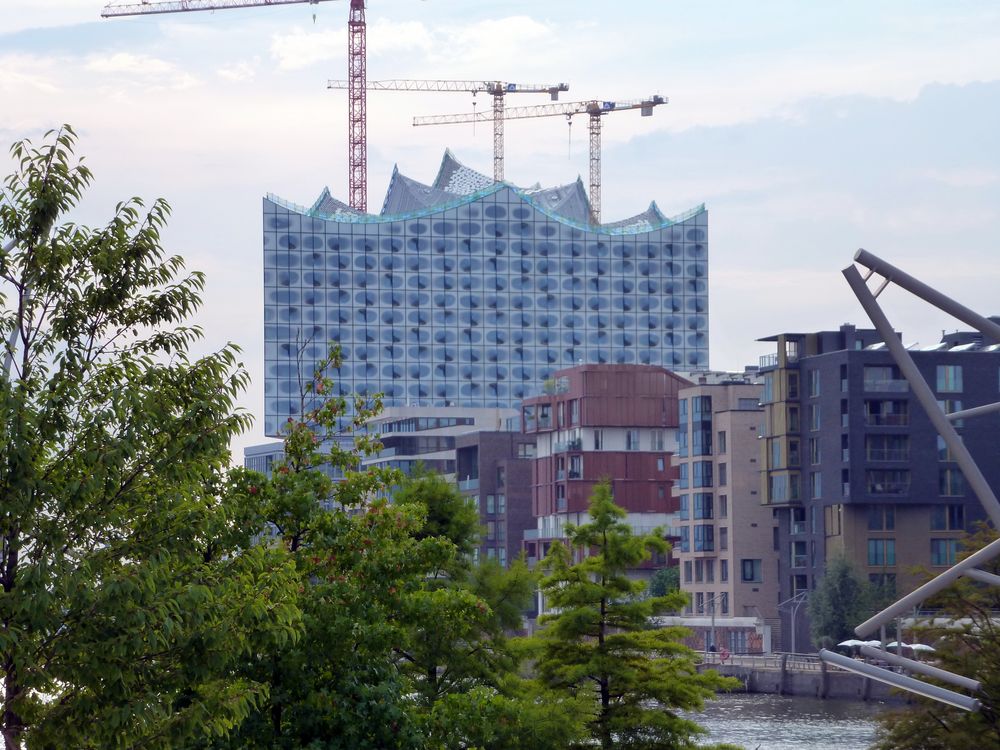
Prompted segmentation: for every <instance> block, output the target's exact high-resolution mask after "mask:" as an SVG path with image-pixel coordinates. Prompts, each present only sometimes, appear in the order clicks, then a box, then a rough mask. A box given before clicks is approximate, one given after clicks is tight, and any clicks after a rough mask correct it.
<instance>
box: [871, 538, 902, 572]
mask: <svg viewBox="0 0 1000 750" xmlns="http://www.w3.org/2000/svg"><path fill="white" fill-rule="evenodd" d="M868 564H869V565H874V566H886V565H895V564H896V540H895V539H869V540H868Z"/></svg>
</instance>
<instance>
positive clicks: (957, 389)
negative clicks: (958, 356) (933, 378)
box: [937, 365, 962, 393]
mask: <svg viewBox="0 0 1000 750" xmlns="http://www.w3.org/2000/svg"><path fill="white" fill-rule="evenodd" d="M937 391H938V393H961V392H962V366H961V365H938V366H937Z"/></svg>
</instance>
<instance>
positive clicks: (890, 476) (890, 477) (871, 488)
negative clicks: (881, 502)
mask: <svg viewBox="0 0 1000 750" xmlns="http://www.w3.org/2000/svg"><path fill="white" fill-rule="evenodd" d="M865 489H866V491H867V492H868V494H869V495H906V494H909V492H910V471H909V469H868V470H867V471H865Z"/></svg>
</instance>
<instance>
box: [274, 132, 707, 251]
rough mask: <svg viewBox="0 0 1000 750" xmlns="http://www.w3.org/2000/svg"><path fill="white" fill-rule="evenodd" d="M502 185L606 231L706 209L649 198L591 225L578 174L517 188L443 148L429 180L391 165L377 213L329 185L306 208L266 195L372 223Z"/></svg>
mask: <svg viewBox="0 0 1000 750" xmlns="http://www.w3.org/2000/svg"><path fill="white" fill-rule="evenodd" d="M504 189H510V190H512V191H513V192H514V193H515V194H517V195H518V196H520V197H521V198H522V199H523V200H524V201H525V202H526V203H528V204H529V205H531V206H532V207H533V208H535V209H537V210H538V211H540V212H541V213H543V214H545V215H547V216H549V217H550V218H553V219H555V220H557V221H560V222H562V223H565V224H569V225H573V226H577V227H579V228H584V229H588V230H590V231H595V230H596V231H600V232H604V233H608V234H641V233H643V232H651V231H653V230H656V229H660V228H663V227H669V226H672V225H673V224H676V223H678V222H681V221H684V220H686V219H689V218H691V217H693V216H696V215H698V214H699V213H702V212H704V211H705V205H704V204H701V205H698V206H695V207H694V208H693V209H691V210H689V211H686V212H684V213H683V214H680V215H678V216H674V217H669V218H668V217H666V216H664V215H663V213H662V212H661V211H660V209H659V208H658V207H657V205H656V203H655V202H651V203H650V204H649V207H648V208H647V209H646V210H645V211H642V212H640V213H638V214H636V215H634V216H630V217H628V218H626V219H619V220H617V221H613V222H608V223H605V224H601V225H600V226H598V227H594V226H592V225H591V224H590V200H589V198H588V197H587V191H586V189H585V188H584V184H583V180H582V179H580V178H579V177H577V179H576V181H574V182H571V183H568V184H566V185H557V186H555V187H548V188H543V187H541V186H540V185H534V186H531V187H527V188H521V187H517V186H515V185H512V184H510V183H508V182H495V181H494V180H493V178H491V177H488V176H486V175H484V174H482V173H480V172H477V171H475V170H474V169H470V168H469V167H467V166H465V165H464V164H462V163H461V162H460V161H458V159H456V158H455V155H454V154H452V152H451V151H450V150H445V152H444V156H443V157H442V159H441V166H440V167H439V169H438V173H437V176H436V177H435V179H434V182H433V183H432V184H430V185H427V184H425V183H422V182H419V181H417V180H414V179H413V178H411V177H407V176H406V175H404V174H402V173H401V172H400V171H399V168H398V166H394V167H393V170H392V177H391V178H390V179H389V188H388V190H387V191H386V195H385V200H384V201H383V202H382V209H381V211H380V212H379V213H378V214H377V215H376V214H366V213H361V212H359V211H355V210H354V209H352V208H351V207H350V206H348V205H347V204H345V203H343V202H342V201H339V200H337V199H336V198H334V197H333V196H332V195H331V194H330V190H329V188H323V191H322V192H321V193H320V195H319V197H318V198H317V199H316V201H315V202H313V204H312V206H310V207H308V208H307V207H304V206H299V205H296V204H294V203H290V202H289V201H285V200H283V199H281V198H278V197H277V196H274V195H268V196H267V197H268V199H270V200H272V201H273V202H275V203H277V204H279V205H282V206H284V207H285V208H288V209H290V210H294V211H296V212H298V213H301V214H303V215H307V216H313V217H317V218H323V219H333V220H336V221H340V222H346V223H373V222H384V221H399V220H403V219H409V218H415V217H418V216H426V215H428V214H431V213H437V212H440V211H443V210H445V209H448V208H455V207H458V206H461V205H465V204H468V203H472V202H474V201H476V200H479V199H481V198H484V197H486V196H489V195H492V194H494V193H497V192H499V191H501V190H504Z"/></svg>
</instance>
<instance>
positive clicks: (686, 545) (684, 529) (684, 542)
mask: <svg viewBox="0 0 1000 750" xmlns="http://www.w3.org/2000/svg"><path fill="white" fill-rule="evenodd" d="M679 531H680V538H681V552H690V551H691V527H690V526H681V527H680V529H679Z"/></svg>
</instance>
